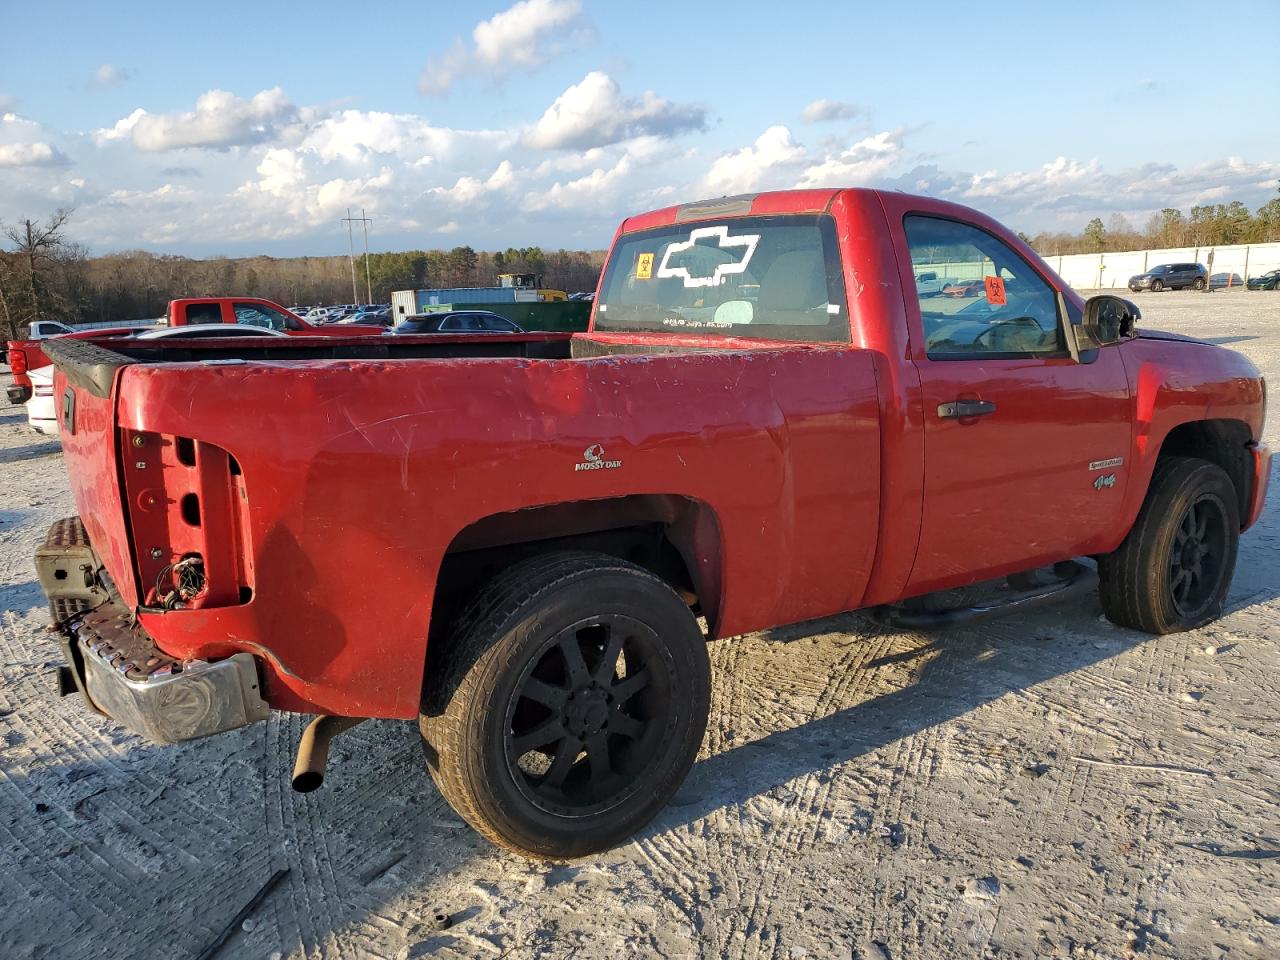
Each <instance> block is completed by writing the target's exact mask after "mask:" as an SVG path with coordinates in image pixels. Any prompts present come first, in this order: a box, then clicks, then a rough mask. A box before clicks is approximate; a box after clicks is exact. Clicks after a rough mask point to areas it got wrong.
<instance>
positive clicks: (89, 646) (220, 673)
mask: <svg viewBox="0 0 1280 960" xmlns="http://www.w3.org/2000/svg"><path fill="white" fill-rule="evenodd" d="M100 566H101V564H100V563H99V562H98V558H97V556H96V555H95V554H94V553H93V549H92V547H91V546H90V545H89V538H88V536H87V535H86V534H85V532H84V525H83V524H81V523H80V521H79V519H78V518H76V517H68V518H67V519H65V520H60V521H58V522H57V523H55V524H54V525H53V526H52V527H51V528H50V530H49V535H48V537H47V538H46V540H45V545H44V546H43V547H41V548H40V549H39V550H37V551H36V571H37V573H38V574H39V576H40V585H41V586H42V587H43V588H44V591H45V595H46V596H47V597H48V598H49V611H50V613H51V614H52V615H53V625H52V626H51V627H50V628H49V630H50V632H51V633H53V634H55V635H56V636H57V637H58V640H59V642H60V643H61V645H62V650H63V655H64V657H65V659H66V662H67V667H66V668H64V669H63V670H62V671H60V676H59V681H60V682H59V686H60V688H61V689H62V691H63V692H64V693H73V692H76V691H78V692H80V693H81V694H83V695H84V698H85V699H86V700H87V701H88V702H89V705H90V706H91V707H93V709H95V710H97V711H98V712H99V713H102V714H105V715H106V716H108V717H111V718H112V719H113V720H116V721H117V722H119V723H121V724H123V725H124V726H126V727H128V728H129V729H130V730H132V731H134V732H135V733H138V734H141V735H142V736H144V737H146V738H147V739H148V740H152V741H155V742H156V743H177V742H179V741H181V740H193V739H195V738H196V737H207V736H208V735H209V734H212V733H221V732H222V731H224V730H233V729H235V728H236V727H243V726H245V725H246V724H249V723H253V722H254V721H255V720H265V719H266V718H267V716H268V715H269V714H270V713H271V709H270V707H268V706H267V703H266V701H264V700H263V699H262V690H261V682H260V680H259V678H258V667H257V664H256V663H255V662H254V658H253V656H252V655H250V654H248V653H237V654H235V655H234V656H231V657H228V658H227V659H225V660H219V661H217V662H215V663H207V662H205V661H203V660H194V661H188V662H185V663H184V662H181V661H179V660H176V659H174V658H173V657H171V656H169V655H168V654H166V653H165V652H164V651H162V650H161V649H160V648H159V647H157V646H156V643H155V641H154V640H153V639H152V638H151V636H150V635H149V634H148V633H147V632H146V631H145V630H143V629H142V627H141V625H140V624H138V623H137V622H136V621H134V619H133V617H132V616H131V615H130V614H129V611H128V610H126V609H125V608H124V606H123V605H122V604H121V603H120V601H119V599H118V598H115V597H114V596H113V594H112V592H111V591H109V590H107V589H106V588H105V586H104V585H103V583H102V577H103V574H101V573H100V572H99V568H100Z"/></svg>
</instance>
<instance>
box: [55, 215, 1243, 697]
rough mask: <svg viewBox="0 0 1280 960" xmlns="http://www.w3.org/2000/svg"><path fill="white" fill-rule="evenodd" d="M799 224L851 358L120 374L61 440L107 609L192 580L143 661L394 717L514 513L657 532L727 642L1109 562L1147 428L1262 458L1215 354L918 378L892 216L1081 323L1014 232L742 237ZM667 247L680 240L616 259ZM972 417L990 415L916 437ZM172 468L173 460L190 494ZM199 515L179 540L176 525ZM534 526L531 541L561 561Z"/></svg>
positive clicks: (658, 345)
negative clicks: (659, 507)
mask: <svg viewBox="0 0 1280 960" xmlns="http://www.w3.org/2000/svg"><path fill="white" fill-rule="evenodd" d="M682 209H683V210H684V212H683V213H682V212H681V211H682ZM813 210H819V211H827V212H828V213H829V214H830V215H831V216H832V217H833V218H834V219H835V222H836V227H837V230H836V236H837V240H838V244H839V249H840V255H841V259H842V269H843V271H844V281H845V287H846V290H847V293H848V305H849V315H850V324H851V335H850V341H851V342H848V343H835V344H818V345H813V344H799V343H788V344H779V343H777V342H772V341H768V340H761V339H754V338H726V337H718V336H711V335H705V334H704V335H678V334H667V333H662V334H618V333H608V334H605V333H599V334H597V333H587V334H580V335H577V337H576V339H577V340H578V341H579V346H582V345H583V344H585V343H586V342H588V341H593V342H594V346H595V347H596V348H597V349H599V348H606V349H608V348H620V347H623V346H628V345H636V344H639V345H643V346H646V347H650V348H652V352H648V353H643V354H626V353H621V352H618V353H614V354H612V355H607V356H594V357H590V358H582V359H544V360H529V359H511V358H452V359H444V358H435V359H420V360H408V359H402V360H373V359H369V360H354V359H353V360H290V359H289V356H288V355H289V351H290V349H291V345H290V344H289V343H287V342H284V341H279V344H280V346H279V347H273V348H272V349H278V350H279V359H278V360H276V361H273V362H271V363H264V362H246V363H241V364H233V365H208V364H202V363H195V362H183V363H140V364H136V365H131V366H127V367H124V368H123V369H122V370H121V371H120V373H119V374H118V376H117V381H116V386H115V390H114V392H113V399H112V401H105V400H97V399H95V398H92V397H90V396H89V395H88V394H87V392H86V391H83V390H82V391H79V392H78V399H77V427H76V433H75V435H74V436H72V437H64V445H65V446H66V451H67V463H68V468H69V470H70V472H71V476H72V489H73V493H74V495H75V498H76V504H77V507H78V508H79V510H80V513H81V515H82V516H83V517H84V518H85V523H86V526H87V527H88V530H89V533H90V536H91V538H92V540H93V543H94V545H95V547H96V548H97V549H98V551H99V553H100V554H101V555H102V556H103V559H104V561H105V562H106V565H107V567H108V569H109V570H110V571H111V573H112V575H113V577H114V578H115V579H116V581H117V584H118V585H119V587H120V589H121V592H122V593H123V595H124V597H125V599H126V601H127V602H128V603H129V604H130V605H136V604H138V603H139V602H140V601H141V602H144V603H145V602H147V601H148V593H149V592H150V591H153V588H154V582H155V578H156V575H157V573H158V572H159V570H160V568H162V567H163V566H164V565H165V564H167V563H169V562H171V561H172V560H173V559H175V558H177V557H180V556H181V555H183V554H184V553H186V552H188V551H194V552H199V553H201V555H202V556H204V557H205V558H206V559H207V562H208V573H209V577H210V588H209V591H208V593H207V595H206V596H204V597H202V599H201V600H200V601H198V602H197V604H196V607H195V608H194V609H186V610H178V611H171V612H158V611H153V610H151V611H148V610H144V611H142V612H141V613H140V619H141V621H142V623H143V625H144V626H145V627H146V629H147V630H148V631H150V632H151V634H152V635H153V636H154V637H155V638H156V641H157V642H158V644H159V645H160V646H161V647H162V648H163V649H164V650H165V651H166V652H168V653H170V654H171V655H174V656H178V657H201V658H209V657H214V658H216V657H222V656H226V655H228V654H231V653H233V652H235V651H237V650H248V651H250V652H253V653H255V654H256V655H258V656H259V657H260V658H261V662H262V664H263V671H264V675H265V680H266V687H265V689H266V691H267V694H268V697H269V699H270V701H271V703H272V704H273V705H275V706H277V707H281V708H286V709H296V710H307V711H322V712H332V713H340V714H347V715H353V716H384V717H405V718H408V717H412V716H414V715H416V712H417V709H418V700H419V694H420V691H421V686H422V671H423V665H424V662H425V652H426V643H427V633H428V626H429V624H430V621H431V613H432V609H431V608H432V603H433V596H434V591H435V582H436V576H437V572H438V570H439V568H440V566H441V563H442V562H443V560H444V558H445V555H446V552H447V551H448V550H449V548H450V545H451V544H453V543H454V542H455V540H456V539H457V538H460V537H461V538H462V541H461V542H466V541H467V538H468V537H473V538H475V539H477V540H485V539H486V538H488V539H487V540H486V542H487V543H494V542H496V543H505V542H507V541H504V540H501V539H498V540H496V541H495V540H494V539H493V537H494V535H495V534H494V531H495V530H496V531H505V530H514V529H517V528H519V527H520V525H521V522H522V518H527V517H529V516H531V514H528V513H523V512H522V511H527V510H528V508H532V507H543V506H550V505H556V504H573V503H588V504H592V505H593V507H592V509H593V510H595V511H596V512H597V513H598V514H601V515H605V516H610V515H614V514H613V513H612V512H613V511H617V513H616V516H617V517H618V518H619V522H624V521H623V520H622V518H623V517H624V515H625V510H624V507H623V505H631V504H634V502H636V501H645V502H659V503H663V504H666V505H667V506H668V508H669V510H670V513H671V517H672V519H671V520H670V521H669V524H670V525H671V526H672V527H677V526H679V527H682V528H683V529H684V530H685V532H686V533H687V537H686V538H685V542H686V543H687V544H688V545H689V546H688V550H689V554H690V555H689V557H688V558H687V559H688V561H689V565H690V567H691V571H692V573H693V576H694V578H695V581H696V585H697V586H698V588H699V591H700V594H701V601H702V604H703V608H704V609H705V610H706V611H707V612H708V615H709V618H710V620H711V623H712V629H713V633H714V634H715V635H717V636H725V635H732V634H736V633H741V632H745V631H749V630H755V629H760V628H765V627H770V626H774V625H778V624H783V623H789V622H794V621H797V620H803V619H808V618H812V617H817V616H822V615H825V614H832V613H836V612H839V611H844V610H849V609H855V608H858V607H861V606H866V605H870V604H874V603H884V602H889V601H893V600H897V599H901V598H903V597H905V596H910V595H912V594H915V593H919V592H922V591H924V590H929V589H934V588H939V587H945V586H952V585H958V584H962V583H967V582H972V581H974V580H977V579H981V578H985V577H992V576H999V575H1002V574H1004V573H1010V572H1014V571H1017V570H1022V569H1026V568H1028V567H1031V566H1036V565H1039V564H1042V563H1048V562H1052V561H1056V560H1061V559H1066V558H1069V557H1071V556H1075V555H1079V554H1082V553H1097V552H1103V551H1106V550H1110V549H1113V548H1114V547H1115V546H1116V545H1117V544H1118V543H1119V542H1120V540H1121V539H1122V538H1123V537H1124V535H1125V532H1126V531H1127V529H1128V527H1129V526H1130V525H1131V524H1132V522H1133V518H1134V517H1135V516H1136V513H1137V509H1138V507H1139V506H1140V505H1141V502H1142V498H1143V495H1144V492H1145V489H1146V486H1147V483H1148V481H1149V478H1150V474H1151V470H1152V469H1153V467H1154V463H1155V458H1156V456H1157V455H1158V453H1159V450H1160V444H1161V443H1162V442H1163V439H1164V437H1165V436H1167V434H1168V432H1169V431H1170V430H1171V429H1173V428H1174V427H1176V426H1177V425H1179V424H1181V423H1185V422H1187V421H1188V420H1194V419H1204V418H1223V419H1234V420H1239V421H1241V422H1243V423H1244V424H1246V425H1247V426H1248V429H1249V433H1250V436H1251V437H1252V438H1253V439H1254V440H1257V438H1258V437H1259V435H1260V431H1261V427H1262V416H1263V401H1262V393H1261V382H1260V379H1259V377H1258V375H1257V371H1256V370H1254V369H1253V368H1252V366H1251V365H1250V364H1249V363H1248V361H1246V360H1244V359H1243V358H1242V357H1240V356H1238V355H1237V354H1234V353H1232V352H1230V351H1228V350H1225V349H1222V348H1220V347H1214V346H1209V345H1205V344H1194V343H1191V344H1189V343H1174V342H1169V341H1161V340H1134V341H1130V342H1127V343H1124V344H1121V345H1117V346H1113V347H1108V348H1105V349H1103V350H1101V351H1099V352H1098V355H1097V357H1096V359H1095V360H1094V361H1093V362H1092V363H1080V364H1077V363H1075V362H1073V361H1071V360H1069V359H1065V358H1058V357H1055V358H1045V359H1035V360H968V361H963V362H954V361H953V362H941V361H930V360H929V359H928V357H927V356H926V355H925V353H924V349H923V342H924V340H923V328H922V323H921V318H920V312H919V305H918V302H917V299H916V295H915V284H914V277H913V273H912V268H911V264H910V262H909V258H908V257H906V256H905V251H906V249H907V248H906V239H905V235H904V232H903V228H902V218H903V217H904V216H905V215H907V214H908V213H931V214H934V215H941V216H947V217H952V218H957V219H960V220H963V221H966V222H969V223H973V224H975V225H977V226H980V227H982V228H983V229H986V230H988V231H990V232H992V233H995V234H996V235H997V236H999V237H1000V238H1001V239H1003V240H1004V241H1005V242H1006V243H1008V244H1010V245H1011V246H1012V247H1013V248H1014V249H1016V250H1018V251H1019V252H1021V253H1022V254H1023V256H1025V257H1026V258H1027V260H1028V261H1029V262H1030V263H1031V264H1032V265H1033V267H1034V268H1035V269H1036V270H1037V271H1039V272H1040V273H1041V274H1042V275H1043V276H1044V278H1045V280H1046V281H1047V282H1048V283H1050V284H1051V285H1052V286H1053V287H1054V288H1055V289H1057V290H1059V291H1061V293H1062V295H1063V297H1064V299H1065V300H1066V302H1067V304H1068V309H1069V310H1074V311H1079V310H1080V308H1081V306H1082V301H1081V300H1080V298H1079V297H1078V296H1077V295H1076V294H1075V293H1074V292H1073V291H1071V290H1070V289H1069V288H1067V287H1065V286H1064V285H1063V284H1062V282H1061V281H1060V280H1059V279H1058V278H1057V277H1056V276H1055V275H1053V274H1052V273H1051V272H1050V271H1049V269H1048V267H1047V266H1046V265H1045V264H1044V262H1043V261H1042V260H1040V259H1039V258H1038V257H1036V256H1035V254H1034V253H1033V252H1032V251H1030V249H1029V248H1027V247H1026V246H1025V244H1022V243H1021V242H1020V241H1018V239H1017V238H1016V237H1015V236H1013V235H1012V234H1010V233H1009V232H1008V231H1007V230H1005V229H1004V228H1002V227H1000V226H999V225H998V224H995V223H994V222H993V221H991V220H990V219H988V218H986V217H983V216H982V215H980V214H976V213H974V212H973V211H969V210H966V209H964V208H962V207H958V206H955V205H952V204H947V203H943V202H940V201H936V200H927V199H922V198H916V197H907V196H904V195H901V194H881V193H878V192H876V191H869V190H844V191H834V190H829V191H799V192H793V193H778V194H764V195H761V196H759V197H756V198H754V199H753V200H751V201H750V203H749V204H743V205H742V209H741V210H740V214H746V213H752V214H759V213H762V212H764V213H779V214H781V213H787V212H812V211H813ZM678 217H679V218H681V219H688V216H687V209H686V208H675V207H672V208H668V209H666V210H660V211H655V212H654V213H650V214H644V215H641V216H638V217H633V218H631V219H629V220H628V221H626V223H625V224H624V231H628V232H629V231H631V230H635V229H647V228H650V227H653V226H657V225H661V224H664V223H671V222H674V221H675V220H676V219H677V218H678ZM708 219H724V216H723V215H721V216H719V217H709V218H708ZM511 339H512V341H513V342H522V341H529V342H533V341H535V340H538V341H539V342H543V343H548V344H549V343H551V342H552V341H553V340H555V339H556V338H547V337H542V338H537V337H533V336H526V337H513V338H511ZM457 341H458V342H459V343H467V342H472V341H474V342H477V343H478V342H480V341H479V340H478V339H476V338H457ZM360 342H361V341H360V340H358V339H357V340H353V341H352V344H353V345H359V343H360ZM364 342H366V343H367V342H368V341H367V340H366V341H364ZM438 342H443V341H438ZM489 342H493V341H492V340H490V341H489ZM295 345H300V342H295ZM187 346H188V347H189V346H190V345H187ZM673 349H674V350H675V351H676V352H670V351H672V350H673ZM681 351H683V352H681ZM64 384H65V379H64V378H63V377H62V376H61V374H60V375H59V379H58V381H57V387H56V389H55V395H57V396H59V397H60V396H61V391H62V389H63V386H64ZM966 398H967V399H984V400H990V401H993V402H994V403H995V404H996V407H997V409H996V412H995V413H993V414H991V415H990V416H986V417H983V418H981V419H974V420H972V421H965V420H943V419H940V418H939V417H938V415H937V407H938V405H939V404H940V403H944V402H951V401H954V400H957V399H966ZM134 436H140V437H142V438H143V439H142V445H141V447H135V446H134V445H133V437H134ZM178 437H185V438H191V439H192V440H193V441H195V450H196V455H195V458H194V465H192V463H191V462H189V461H190V457H187V461H188V462H184V457H183V455H181V454H180V450H179V447H178V445H177V441H176V439H175V438H178ZM597 445H598V446H599V447H600V448H602V449H593V450H592V454H593V455H592V457H590V458H588V459H590V460H592V461H593V462H594V461H599V460H607V461H610V462H618V463H619V464H620V466H619V467H617V468H616V469H592V470H578V469H576V466H575V465H576V464H578V463H580V462H582V461H583V459H584V456H585V451H587V450H588V449H589V448H595V447H597ZM135 450H140V451H143V453H144V456H143V457H141V458H139V459H135V458H134V457H133V451H135ZM1256 450H1257V451H1258V452H1257V453H1255V461H1256V472H1257V473H1258V474H1259V476H1263V477H1265V471H1266V457H1265V455H1264V454H1265V451H1264V450H1263V448H1260V447H1259V448H1256ZM1113 458H1123V459H1124V463H1123V465H1121V466H1118V467H1114V468H1109V469H1110V470H1113V471H1114V472H1115V473H1116V475H1117V480H1116V483H1115V484H1114V485H1112V486H1107V487H1106V488H1105V491H1101V490H1099V489H1097V488H1095V486H1094V485H1093V483H1092V481H1093V480H1094V479H1095V478H1096V476H1097V475H1098V474H1097V473H1096V472H1094V471H1091V470H1090V467H1089V465H1090V462H1091V461H1105V460H1109V459H1113ZM144 460H145V466H143V467H138V466H137V464H138V463H139V462H143V461H144ZM233 463H234V465H235V468H236V469H234V470H233V469H232V464H233ZM1263 486H1264V484H1263V483H1261V482H1259V483H1256V484H1255V490H1256V493H1255V496H1254V501H1255V502H1253V503H1251V504H1250V505H1249V507H1248V512H1249V515H1250V517H1252V516H1253V515H1254V514H1255V513H1256V511H1257V510H1259V509H1260V498H1261V496H1262V494H1263V490H1262V488H1263ZM192 495H194V496H195V497H197V498H198V500H199V503H200V507H201V514H200V516H201V523H200V524H199V526H198V527H196V526H193V525H192V524H191V523H190V522H187V521H186V520H184V519H183V517H182V516H181V514H180V509H179V508H180V504H181V503H182V502H183V501H184V498H185V497H188V496H192ZM621 498H629V499H627V500H623V499H621ZM125 502H127V503H128V510H129V513H128V517H127V518H126V517H125V515H124V512H123V504H124V503H125ZM626 509H627V510H629V509H633V507H632V506H627V507H626ZM664 509H666V508H664ZM557 515H563V514H545V515H544V514H538V515H533V516H538V517H551V516H557ZM539 522H545V523H546V528H545V529H544V530H542V529H540V530H539V535H540V536H546V537H551V536H556V535H559V534H562V533H564V532H565V531H564V530H562V529H560V528H558V527H557V526H556V525H555V522H554V521H551V520H545V521H539ZM477 524H480V526H478V527H477V526H476V525H477ZM475 531H484V533H483V534H481V533H477V532H475ZM153 547H154V548H156V549H157V550H158V551H159V554H160V555H159V556H158V557H152V555H151V550H152V548H153Z"/></svg>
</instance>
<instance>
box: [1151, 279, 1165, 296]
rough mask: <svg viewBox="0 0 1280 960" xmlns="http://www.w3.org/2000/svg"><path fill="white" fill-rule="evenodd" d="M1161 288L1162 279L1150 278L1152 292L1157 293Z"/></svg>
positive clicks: (1162, 286)
mask: <svg viewBox="0 0 1280 960" xmlns="http://www.w3.org/2000/svg"><path fill="white" fill-rule="evenodd" d="M1163 289H1164V281H1163V280H1152V281H1151V292H1152V293H1159V292H1160V291H1161V290H1163Z"/></svg>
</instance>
